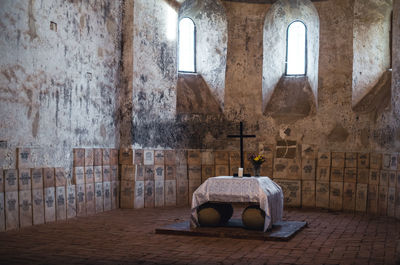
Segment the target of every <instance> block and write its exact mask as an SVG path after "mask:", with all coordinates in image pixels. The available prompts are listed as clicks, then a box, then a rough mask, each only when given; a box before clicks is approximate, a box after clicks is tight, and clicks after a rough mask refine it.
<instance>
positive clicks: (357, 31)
mask: <svg viewBox="0 0 400 265" xmlns="http://www.w3.org/2000/svg"><path fill="white" fill-rule="evenodd" d="M392 2H393V1H392V0H367V1H365V0H355V1H354V23H353V34H354V41H353V54H354V55H353V97H352V99H353V105H355V104H357V103H358V102H359V101H360V100H361V99H362V98H363V97H364V96H365V95H366V94H367V93H368V92H369V91H371V90H373V89H374V85H375V84H376V83H377V82H378V81H379V79H380V78H381V76H382V75H383V74H384V73H385V72H386V70H387V69H389V68H391V65H390V30H391V13H392V5H393V4H392Z"/></svg>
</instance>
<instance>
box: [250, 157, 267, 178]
mask: <svg viewBox="0 0 400 265" xmlns="http://www.w3.org/2000/svg"><path fill="white" fill-rule="evenodd" d="M248 159H249V160H250V162H251V163H252V164H253V167H254V176H256V177H259V176H260V168H261V164H262V163H264V162H265V157H264V156H263V155H256V154H250V155H249V157H248Z"/></svg>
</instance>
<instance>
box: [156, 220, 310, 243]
mask: <svg viewBox="0 0 400 265" xmlns="http://www.w3.org/2000/svg"><path fill="white" fill-rule="evenodd" d="M306 226H307V222H297V221H282V222H278V223H275V224H274V225H273V226H272V228H271V229H270V230H268V231H267V232H265V233H264V232H262V231H254V230H248V229H246V228H244V226H243V223H242V220H241V219H231V220H229V222H228V223H227V224H226V225H225V226H220V227H198V228H193V229H192V228H190V223H189V221H184V222H179V223H174V224H170V225H166V226H164V227H161V228H157V229H156V234H167V235H184V236H207V237H227V238H240V239H256V240H264V241H266V240H267V241H289V240H290V239H291V238H292V237H294V235H295V234H296V233H297V232H299V231H300V230H301V229H303V228H304V227H306Z"/></svg>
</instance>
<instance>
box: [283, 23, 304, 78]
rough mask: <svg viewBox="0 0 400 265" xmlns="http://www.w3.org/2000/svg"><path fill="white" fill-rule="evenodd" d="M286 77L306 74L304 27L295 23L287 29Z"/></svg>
mask: <svg viewBox="0 0 400 265" xmlns="http://www.w3.org/2000/svg"><path fill="white" fill-rule="evenodd" d="M287 38H288V44H287V45H288V47H287V69H286V74H287V75H305V74H306V27H305V25H304V24H303V23H302V22H300V21H295V22H293V23H292V24H290V26H289V28H288V36H287Z"/></svg>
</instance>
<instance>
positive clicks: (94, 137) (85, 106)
mask: <svg viewBox="0 0 400 265" xmlns="http://www.w3.org/2000/svg"><path fill="white" fill-rule="evenodd" d="M120 13H121V1H105V0H103V1H97V2H96V3H95V2H89V1H61V0H58V1H50V0H44V1H35V0H29V1H11V0H10V1H9V0H6V1H1V3H0V17H1V19H0V28H1V33H0V57H1V58H2V59H1V62H0V113H1V115H0V124H1V126H0V140H2V141H6V142H7V148H9V149H14V148H15V147H16V146H22V147H32V146H33V147H37V148H38V149H40V153H41V155H40V157H41V158H43V157H45V154H48V155H47V157H45V158H44V159H42V160H43V161H42V162H41V163H43V164H44V165H51V164H53V165H54V164H57V165H58V166H62V165H63V164H65V165H68V166H69V165H70V164H71V157H70V156H71V155H70V153H71V148H72V147H73V146H116V145H118V141H119V140H118V133H117V132H118V120H116V110H117V101H116V93H118V86H119V61H120V54H121V53H120V49H119V46H120V34H119V32H120V27H121V23H120V20H121V14H120ZM60 161H62V162H60Z"/></svg>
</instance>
